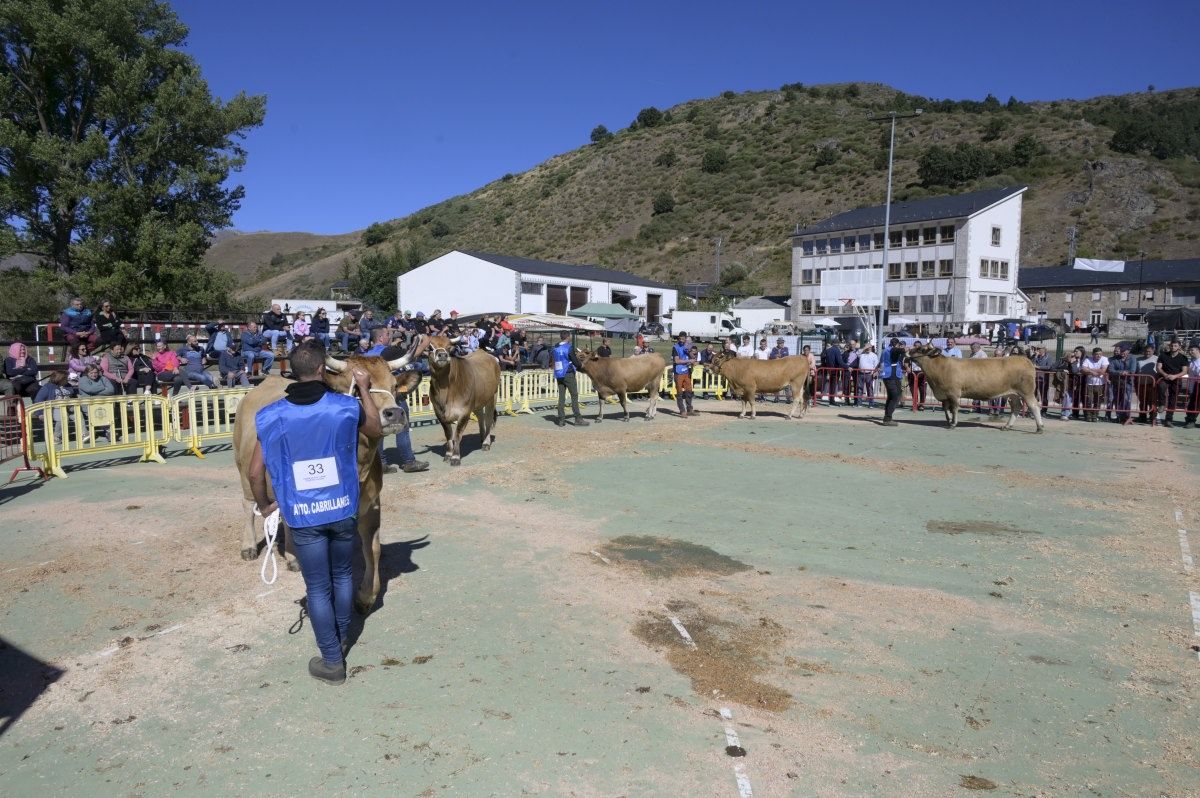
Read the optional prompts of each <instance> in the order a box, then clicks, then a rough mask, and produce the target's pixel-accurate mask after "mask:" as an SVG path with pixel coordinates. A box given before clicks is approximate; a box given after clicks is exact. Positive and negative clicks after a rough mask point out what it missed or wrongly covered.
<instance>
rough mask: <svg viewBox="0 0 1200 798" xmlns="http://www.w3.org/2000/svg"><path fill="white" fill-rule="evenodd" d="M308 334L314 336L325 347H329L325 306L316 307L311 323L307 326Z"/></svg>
mask: <svg viewBox="0 0 1200 798" xmlns="http://www.w3.org/2000/svg"><path fill="white" fill-rule="evenodd" d="M308 330H309V334H310V335H312V337H313V338H316V339H317V340H318V341H320V342H321V344H322V345H323V346H324V347H325V349H326V350H328V349H329V314H328V313H326V312H325V308H318V309H317V312H316V313H314V314H313V317H312V324H311V326H310V327H309V328H308Z"/></svg>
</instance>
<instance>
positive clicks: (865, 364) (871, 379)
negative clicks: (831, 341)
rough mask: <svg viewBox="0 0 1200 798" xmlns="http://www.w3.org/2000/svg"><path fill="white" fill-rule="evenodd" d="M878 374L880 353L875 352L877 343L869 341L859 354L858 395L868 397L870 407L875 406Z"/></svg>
mask: <svg viewBox="0 0 1200 798" xmlns="http://www.w3.org/2000/svg"><path fill="white" fill-rule="evenodd" d="M878 376H879V355H878V353H876V352H875V344H871V343H868V344H867V345H866V346H864V347H863V351H862V352H860V353H859V354H858V395H859V396H860V397H865V398H866V400H867V407H869V408H874V407H875V378H876V377H878ZM860 401H861V400H860Z"/></svg>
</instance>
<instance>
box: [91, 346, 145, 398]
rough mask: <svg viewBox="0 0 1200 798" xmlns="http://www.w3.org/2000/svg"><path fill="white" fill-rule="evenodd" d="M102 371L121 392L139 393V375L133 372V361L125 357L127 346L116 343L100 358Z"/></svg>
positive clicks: (118, 391)
mask: <svg viewBox="0 0 1200 798" xmlns="http://www.w3.org/2000/svg"><path fill="white" fill-rule="evenodd" d="M100 373H102V374H103V375H104V376H105V377H107V378H108V381H109V382H111V383H112V384H113V387H114V388H116V390H117V393H120V394H134V393H137V388H138V384H137V375H135V374H134V373H133V363H132V362H131V361H130V360H129V358H127V357H125V347H124V346H123V345H121V344H119V343H114V344H113V345H112V348H111V349H109V350H108V351H107V352H106V353H105V354H104V357H102V358H100Z"/></svg>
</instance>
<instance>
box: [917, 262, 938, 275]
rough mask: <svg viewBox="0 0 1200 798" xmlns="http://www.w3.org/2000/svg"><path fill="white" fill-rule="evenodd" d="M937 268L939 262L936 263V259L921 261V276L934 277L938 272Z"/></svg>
mask: <svg viewBox="0 0 1200 798" xmlns="http://www.w3.org/2000/svg"><path fill="white" fill-rule="evenodd" d="M936 268H937V263H935V262H934V261H931V260H923V261H921V276H922V277H933V276H934V275H935V274H936V272H935V269H936Z"/></svg>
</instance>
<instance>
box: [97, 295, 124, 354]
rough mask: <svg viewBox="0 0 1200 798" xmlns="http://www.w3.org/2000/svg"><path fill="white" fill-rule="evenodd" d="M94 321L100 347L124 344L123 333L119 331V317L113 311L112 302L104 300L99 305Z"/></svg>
mask: <svg viewBox="0 0 1200 798" xmlns="http://www.w3.org/2000/svg"><path fill="white" fill-rule="evenodd" d="M95 320H96V330H97V331H98V332H99V333H100V345H101V346H112V345H113V344H117V343H119V344H124V343H125V341H126V338H125V332H124V331H123V330H122V329H121V317H120V316H118V315H117V312H116V311H115V310H113V306H112V302H109V301H108V300H107V299H106V300H104V301H103V302H101V303H100V309H99V310H97V311H96V315H95Z"/></svg>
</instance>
